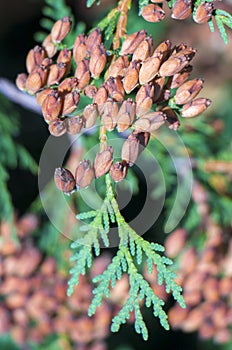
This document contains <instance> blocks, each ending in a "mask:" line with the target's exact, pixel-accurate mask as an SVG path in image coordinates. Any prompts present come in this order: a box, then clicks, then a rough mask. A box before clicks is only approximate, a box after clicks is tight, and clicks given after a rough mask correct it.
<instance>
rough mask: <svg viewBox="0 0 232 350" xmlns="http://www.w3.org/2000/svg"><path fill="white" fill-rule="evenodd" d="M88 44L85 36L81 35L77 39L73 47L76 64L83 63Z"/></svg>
mask: <svg viewBox="0 0 232 350" xmlns="http://www.w3.org/2000/svg"><path fill="white" fill-rule="evenodd" d="M86 51H87V48H86V43H85V36H84V34H80V35H78V36H77V37H76V40H75V42H74V46H73V58H74V60H75V62H76V63H78V62H81V61H82V60H83V59H84V58H85V56H86Z"/></svg>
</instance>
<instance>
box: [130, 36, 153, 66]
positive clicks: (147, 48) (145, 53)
mask: <svg viewBox="0 0 232 350" xmlns="http://www.w3.org/2000/svg"><path fill="white" fill-rule="evenodd" d="M153 51H154V43H153V39H152V37H151V36H148V37H146V38H145V39H144V40H143V41H142V42H141V43H140V44H139V46H138V47H137V48H136V49H135V51H134V53H133V56H132V61H145V60H146V59H147V58H148V57H150V56H151V55H152V53H153Z"/></svg>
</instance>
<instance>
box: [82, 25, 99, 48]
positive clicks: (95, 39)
mask: <svg viewBox="0 0 232 350" xmlns="http://www.w3.org/2000/svg"><path fill="white" fill-rule="evenodd" d="M101 41H102V35H101V29H100V28H96V29H94V30H93V31H92V32H91V33H90V34H89V36H88V37H87V38H86V42H85V43H86V49H87V51H88V53H89V54H92V51H93V50H94V49H95V47H96V46H97V45H100V44H101Z"/></svg>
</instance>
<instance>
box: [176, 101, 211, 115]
mask: <svg viewBox="0 0 232 350" xmlns="http://www.w3.org/2000/svg"><path fill="white" fill-rule="evenodd" d="M210 104H211V100H210V99H208V98H202V97H200V98H196V99H195V100H193V101H190V102H188V103H186V104H185V105H184V106H183V108H182V110H181V112H180V114H181V116H182V117H183V118H194V117H196V116H198V115H199V114H201V113H202V112H204V111H205V110H206V109H207V108H208V107H209V106H210Z"/></svg>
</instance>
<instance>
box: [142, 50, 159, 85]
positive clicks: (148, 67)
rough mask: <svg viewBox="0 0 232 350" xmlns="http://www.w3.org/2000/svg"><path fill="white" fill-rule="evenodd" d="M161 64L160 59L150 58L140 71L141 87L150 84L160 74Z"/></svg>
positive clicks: (143, 63)
mask: <svg viewBox="0 0 232 350" xmlns="http://www.w3.org/2000/svg"><path fill="white" fill-rule="evenodd" d="M160 64H161V59H160V58H159V57H148V58H147V59H146V60H145V61H144V62H142V66H141V68H140V71H139V82H140V84H141V85H144V84H147V83H149V82H150V81H151V80H152V79H153V78H154V77H155V76H156V74H157V73H158V71H159V67H160Z"/></svg>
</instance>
